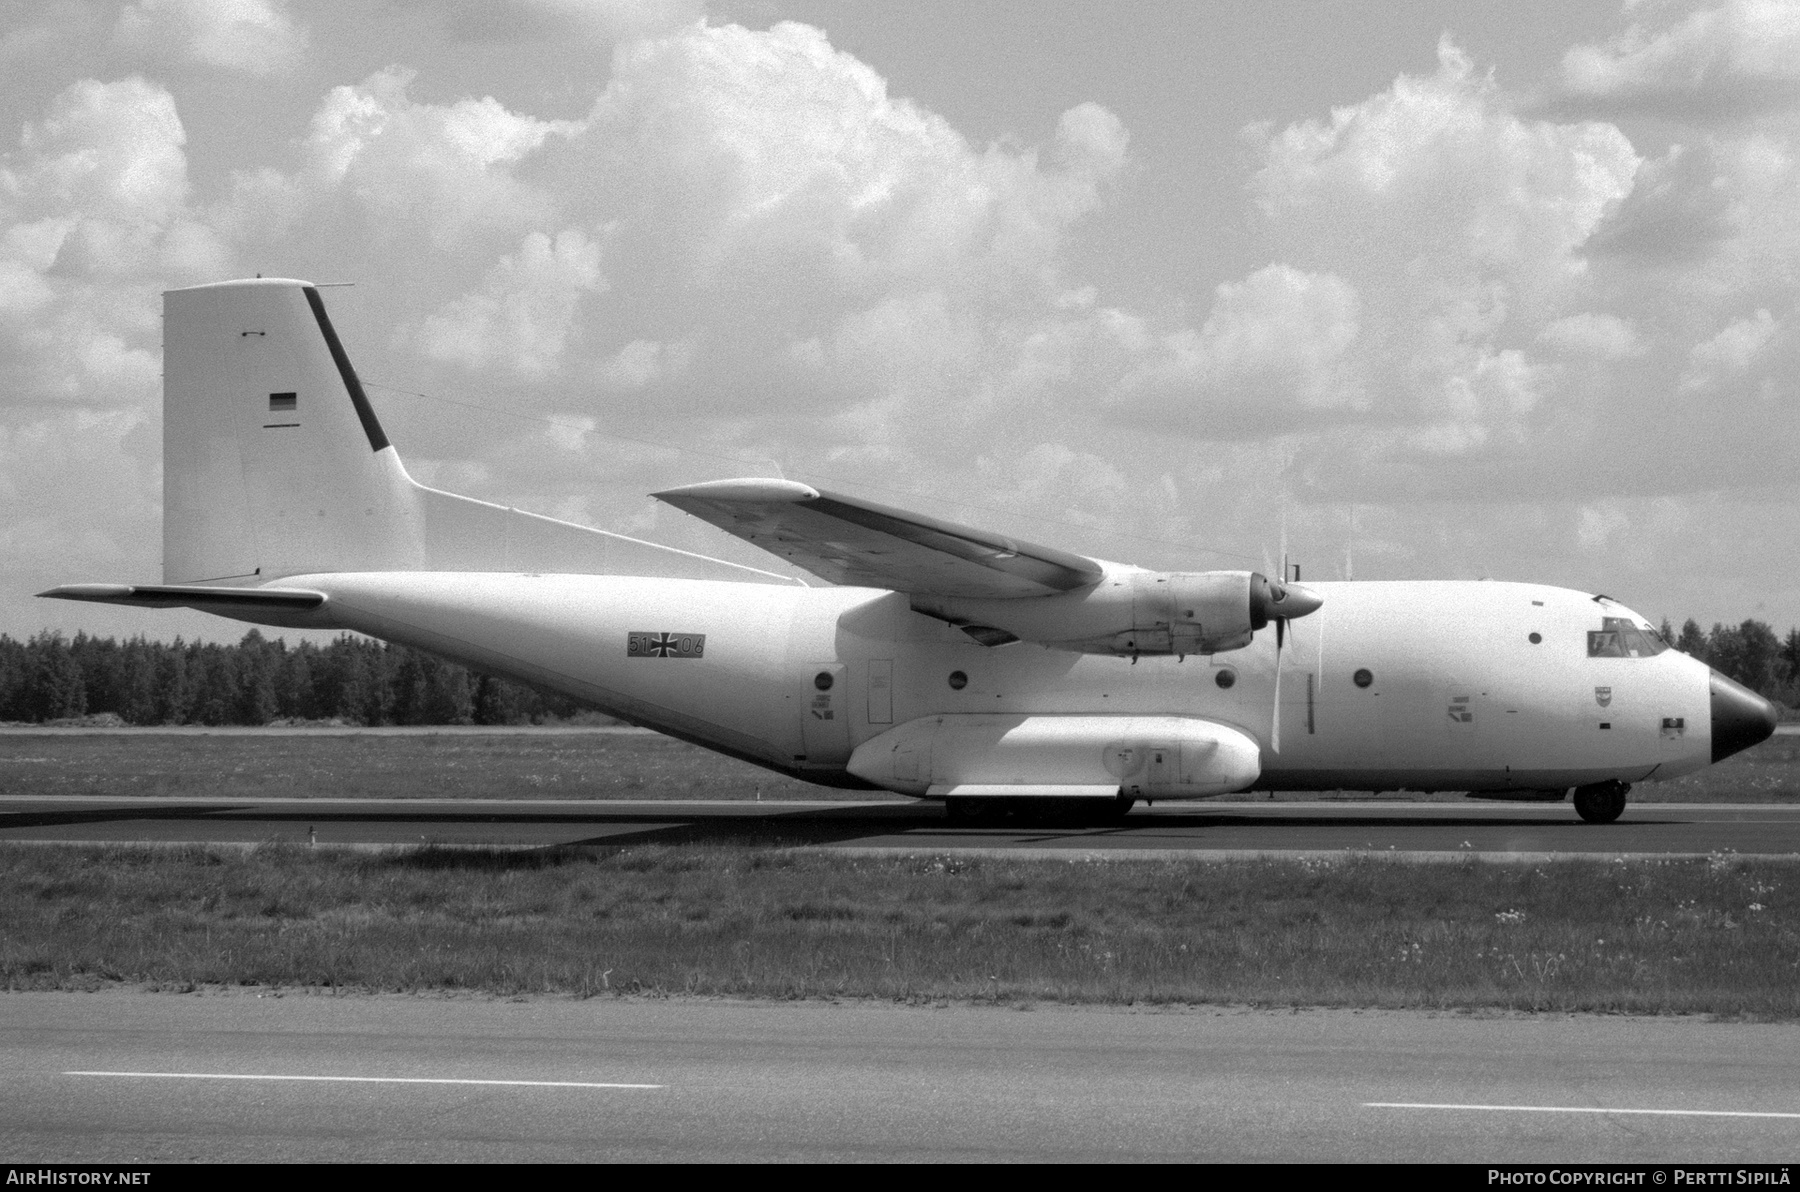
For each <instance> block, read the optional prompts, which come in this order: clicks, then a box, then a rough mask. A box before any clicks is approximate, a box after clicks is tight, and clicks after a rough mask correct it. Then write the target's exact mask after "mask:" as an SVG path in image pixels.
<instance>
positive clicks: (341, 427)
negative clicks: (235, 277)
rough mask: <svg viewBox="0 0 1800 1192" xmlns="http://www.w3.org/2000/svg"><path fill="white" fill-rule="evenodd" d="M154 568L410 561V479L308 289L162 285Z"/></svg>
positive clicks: (250, 577) (192, 577) (203, 571)
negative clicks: (159, 538) (159, 556)
mask: <svg viewBox="0 0 1800 1192" xmlns="http://www.w3.org/2000/svg"><path fill="white" fill-rule="evenodd" d="M163 302H164V305H163V477H164V479H163V582H164V583H171V584H180V583H199V582H205V581H208V580H229V581H232V582H236V583H244V582H247V581H252V582H253V581H255V580H257V579H259V578H260V579H268V578H271V577H274V576H278V575H296V574H303V573H307V572H325V571H366V570H390V569H407V568H408V567H417V566H420V565H422V563H423V559H422V558H420V557H419V549H418V544H419V542H420V541H421V536H420V534H419V533H418V532H417V528H416V523H417V521H418V512H417V505H418V502H417V499H416V497H415V495H414V491H413V490H414V485H413V484H412V482H411V481H410V480H409V479H408V478H407V476H406V472H405V469H403V468H402V467H401V466H400V460H399V458H398V456H396V455H395V453H394V449H393V448H392V447H391V446H390V445H389V444H388V441H387V436H386V434H384V433H383V432H382V429H381V423H380V422H379V421H377V420H376V417H375V411H374V410H373V409H372V408H371V407H370V406H369V401H368V398H367V397H366V396H365V395H364V393H363V390H362V385H361V384H360V383H359V382H358V381H357V379H356V374H355V373H354V372H353V371H351V368H350V362H349V360H348V358H347V357H346V356H345V355H344V349H343V345H342V344H340V343H339V342H338V338H337V333H336V332H335V331H334V330H333V329H332V326H331V320H330V319H329V318H327V317H326V314H325V305H324V303H323V302H321V301H320V299H319V292H318V290H316V289H314V288H313V287H312V286H310V285H307V284H306V283H305V282H299V281H289V280H285V279H279V278H266V279H257V280H255V281H234V282H224V283H220V284H217V285H208V286H196V287H194V288H192V289H186V290H174V291H171V292H170V293H168V294H166V295H164V299H163Z"/></svg>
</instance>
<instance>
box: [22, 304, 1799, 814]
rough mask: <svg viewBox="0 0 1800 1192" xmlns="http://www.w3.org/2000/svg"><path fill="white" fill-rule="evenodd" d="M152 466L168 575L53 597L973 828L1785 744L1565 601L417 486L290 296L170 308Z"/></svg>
mask: <svg viewBox="0 0 1800 1192" xmlns="http://www.w3.org/2000/svg"><path fill="white" fill-rule="evenodd" d="M163 467H164V507H163V582H162V583H161V584H152V585H144V584H135V585H119V584H81V585H73V586H67V587H59V588H55V589H53V590H51V591H49V592H46V593H43V594H44V595H46V596H53V597H58V598H61V599H68V600H88V601H102V602H106V603H112V604H127V605H136V606H140V607H145V608H171V607H188V608H197V609H202V610H205V611H207V612H211V613H217V614H219V615H221V616H226V617H232V618H236V619H237V620H240V621H249V622H253V623H256V624H261V625H272V626H281V627H291V628H297V629H328V630H329V629H348V630H354V631H356V632H359V633H366V634H369V635H371V636H374V637H378V638H383V639H386V640H388V641H392V642H401V643H404V644H406V645H408V646H414V647H417V648H419V649H422V650H429V651H431V652H433V653H435V654H439V655H442V656H443V657H446V658H450V659H454V660H455V661H457V662H460V663H463V664H465V665H468V666H470V667H474V668H476V669H478V670H482V671H486V672H489V673H492V674H497V675H503V676H506V677H508V678H512V679H517V680H521V681H523V682H526V683H529V684H535V685H537V686H538V687H541V688H547V689H550V690H554V691H558V692H562V693H564V694H566V695H569V696H572V697H574V698H576V699H579V700H583V701H586V702H588V703H590V704H592V705H594V706H595V707H597V708H600V709H602V710H604V711H606V712H608V713H611V714H612V715H615V716H618V717H621V718H623V719H625V720H628V721H630V722H632V723H634V724H639V725H645V726H648V727H650V728H653V729H656V730H658V731H660V732H663V733H667V734H669V735H671V736H674V737H679V738H681V739H683V740H686V741H691V742H694V743H696V744H699V745H703V746H706V747H707V748H709V749H715V750H718V751H720V752H722V753H726V754H730V755H732V756H734V757H739V758H743V759H745V760H747V761H751V762H755V763H757V764H758V765H762V766H766V767H768V768H770V769H772V770H777V771H780V772H782V773H784V774H789V775H793V776H795V777H798V778H803V779H806V780H808V781H811V782H817V783H822V784H826V785H832V786H847V787H865V788H885V789H887V790H890V791H897V792H900V793H903V794H907V795H917V796H922V797H925V798H930V799H943V800H945V801H946V802H947V805H948V808H949V810H950V812H951V814H952V815H980V814H982V813H984V812H988V811H992V810H994V809H996V808H1000V807H1011V808H1021V807H1030V808H1034V809H1042V808H1044V807H1046V806H1051V805H1057V806H1061V807H1064V808H1081V809H1083V810H1085V811H1087V812H1088V813H1097V814H1118V813H1123V812H1124V811H1127V810H1129V809H1130V807H1131V806H1132V804H1133V803H1134V802H1135V801H1136V800H1139V799H1143V800H1148V801H1155V800H1166V799H1184V798H1200V797H1205V796H1209V795H1223V794H1229V793H1232V792H1237V791H1247V790H1333V789H1346V790H1369V791H1381V790H1416V791H1444V790H1454V791H1466V792H1468V793H1469V794H1472V795H1476V796H1480V797H1484V798H1498V799H1520V800H1538V799H1543V800H1552V799H1561V798H1563V797H1564V796H1565V795H1566V794H1567V793H1568V792H1569V791H1570V790H1571V789H1573V791H1574V794H1575V798H1574V805H1575V809H1576V811H1578V812H1579V813H1580V815H1581V817H1582V818H1583V819H1586V820H1589V821H1594V822H1607V821H1611V820H1613V819H1616V818H1617V817H1618V816H1619V814H1620V812H1621V811H1622V810H1623V809H1624V806H1625V798H1626V793H1627V791H1628V790H1629V789H1630V784H1632V783H1634V782H1642V781H1645V780H1650V779H1661V778H1671V777H1675V776H1678V775H1682V774H1689V773H1692V772H1694V771H1696V770H1700V769H1702V768H1704V767H1705V766H1707V765H1709V764H1711V763H1713V762H1716V761H1719V760H1720V759H1722V758H1724V757H1726V756H1728V755H1730V754H1732V753H1736V752H1737V751H1739V750H1741V749H1745V748H1747V747H1749V746H1751V745H1753V744H1755V743H1757V742H1758V741H1761V740H1763V739H1764V738H1766V737H1767V736H1768V735H1769V734H1770V733H1771V732H1773V731H1774V727H1775V710H1774V707H1773V706H1772V705H1771V704H1770V703H1769V702H1768V701H1766V700H1764V699H1763V698H1762V697H1761V696H1759V695H1757V694H1755V693H1754V692H1752V691H1750V690H1748V689H1746V688H1744V687H1742V686H1740V685H1738V684H1737V683H1734V682H1732V681H1731V680H1730V679H1728V678H1726V677H1724V676H1722V675H1720V674H1718V673H1716V672H1712V671H1710V670H1709V669H1708V668H1707V667H1706V666H1705V665H1704V664H1702V663H1700V662H1698V661H1696V660H1695V659H1693V658H1689V657H1687V656H1686V655H1684V654H1682V653H1680V652H1678V651H1674V650H1670V649H1669V648H1668V646H1667V644H1666V643H1665V642H1663V641H1662V640H1661V638H1659V637H1658V636H1657V634H1656V633H1655V632H1654V631H1653V630H1652V629H1651V627H1650V625H1649V624H1648V623H1647V622H1646V621H1645V620H1644V619H1643V618H1642V617H1640V616H1638V615H1637V614H1636V613H1634V612H1632V611H1631V610H1630V609H1628V608H1625V607H1624V606H1622V605H1620V604H1618V603H1617V602H1615V601H1613V600H1611V599H1609V598H1607V597H1605V596H1594V595H1590V594H1588V593H1585V592H1574V591H1569V590H1567V589H1563V588H1550V587H1542V586H1539V585H1535V584H1517V583H1493V582H1486V581H1483V582H1383V583H1369V582H1360V583H1315V584H1309V585H1306V586H1304V587H1302V586H1301V585H1300V584H1299V583H1294V582H1286V577H1283V580H1281V581H1271V580H1269V579H1266V578H1264V577H1263V576H1261V575H1257V574H1254V573H1251V572H1244V571H1211V572H1154V571H1146V570H1143V569H1142V568H1139V567H1133V566H1130V565H1127V564H1120V563H1112V562H1107V561H1105V560H1102V559H1092V558H1085V557H1082V556H1080V555H1074V554H1069V553H1066V552H1064V551H1060V550H1054V549H1051V548H1049V547H1043V546H1035V545H1033V544H1031V543H1027V542H1020V541H1016V540H1014V539H1011V538H1008V537H1005V536H1003V535H999V534H992V533H988V532H986V531H982V530H977V529H972V528H969V527H967V526H960V525H954V524H951V523H947V522H942V521H938V520H936V519H933V518H929V517H921V516H919V515H917V514H912V513H906V512H902V511H900V510H896V509H889V508H886V507H883V506H880V505H874V504H871V503H869V502H866V501H862V500H858V499H855V498H851V497H845V496H841V495H838V494H835V493H829V492H823V491H820V490H818V489H814V488H811V487H809V486H807V485H804V484H797V483H793V482H790V481H785V480H766V479H748V480H723V481H715V482H712V483H708V484H695V485H690V486H687V487H684V488H677V489H671V490H669V491H667V492H662V493H657V494H655V495H656V496H657V497H658V498H659V499H661V500H663V501H666V502H668V503H669V504H671V505H674V506H675V507H677V508H679V509H682V510H685V511H687V512H688V513H691V514H693V515H694V516H696V517H699V518H701V519H703V520H705V521H707V522H710V523H711V524H713V525H715V526H717V527H719V528H720V529H722V530H725V531H726V532H727V533H730V534H735V535H737V536H738V537H740V538H743V539H745V540H747V541H749V542H753V543H755V544H756V545H757V546H760V547H762V548H763V549H765V550H767V551H769V552H770V553H772V554H775V555H778V556H780V557H781V558H783V559H785V560H787V561H788V562H789V563H791V564H793V565H795V566H796V567H798V568H800V569H802V570H804V571H806V572H809V573H811V574H812V575H814V576H817V577H818V578H819V579H820V580H822V581H825V582H824V583H823V584H809V583H806V582H804V581H800V580H795V579H792V578H789V577H786V576H782V575H778V574H774V573H771V572H765V571H759V570H756V569H753V568H749V567H743V566H739V565H737V564H733V563H727V562H724V561H721V560H718V559H711V558H707V557H705V556H703V555H697V554H692V553H689V552H686V551H680V550H674V549H671V548H669V547H664V546H657V545H655V544H652V543H648V542H641V541H638V540H637V539H633V538H627V537H623V536H620V535H618V534H609V533H606V532H604V531H600V530H594V529H589V528H587V527H583V526H578V525H572V524H570V523H567V522H561V521H555V520H552V519H550V518H545V517H538V516H534V515H532V514H529V513H524V512H521V511H519V510H516V509H511V508H507V507H505V506H501V505H492V504H488V503H487V502H484V501H477V500H472V499H470V498H468V497H461V496H456V495H453V494H451V493H446V492H440V491H438V490H436V489H431V488H426V487H424V486H423V485H420V484H417V483H415V482H414V481H413V480H412V479H411V478H410V477H408V476H407V474H406V470H405V469H404V468H403V467H402V466H401V464H400V458H399V456H398V455H397V454H396V453H395V451H394V448H393V447H392V446H391V445H390V444H389V443H388V440H387V436H386V435H385V434H383V432H382V429H381V424H380V423H379V422H378V421H377V420H376V417H375V413H374V410H373V409H372V408H371V407H370V405H369V401H368V398H367V397H366V396H365V395H364V393H363V389H362V386H361V384H360V383H359V382H358V380H357V377H356V373H355V372H354V371H353V370H352V369H351V366H350V362H349V359H348V358H347V357H346V356H345V353H344V349H343V346H342V345H341V344H340V342H339V340H338V337H337V334H336V333H335V332H334V331H333V329H332V325H331V322H330V320H329V319H328V318H327V317H326V313H325V307H324V304H323V303H322V302H321V300H320V298H319V292H318V290H317V289H315V288H314V287H313V286H311V285H309V284H308V283H306V282H301V281H292V280H285V279H275V278H266V279H257V280H253V281H233V282H225V283H220V284H217V285H207V286H196V287H193V288H191V289H184V290H175V291H171V292H170V293H168V294H167V295H166V296H165V308H164V427H163ZM1051 800H1055V801H1057V802H1056V803H1055V804H1052V803H1051V802H1050V801H1051ZM1009 801H1010V802H1009ZM1076 801H1081V802H1076Z"/></svg>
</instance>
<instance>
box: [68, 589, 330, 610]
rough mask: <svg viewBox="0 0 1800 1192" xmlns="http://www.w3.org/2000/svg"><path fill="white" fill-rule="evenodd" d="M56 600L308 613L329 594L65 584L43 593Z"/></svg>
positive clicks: (143, 606)
mask: <svg viewBox="0 0 1800 1192" xmlns="http://www.w3.org/2000/svg"><path fill="white" fill-rule="evenodd" d="M38 595H39V596H48V597H49V598H50V599H52V600H86V601H89V602H91V603H94V604H128V605H132V606H135V607H137V608H198V609H204V610H207V611H209V612H212V611H219V610H221V609H224V608H259V609H267V610H269V611H271V612H273V611H277V610H282V611H287V612H306V611H308V610H309V609H315V608H318V607H320V606H321V605H323V604H324V603H325V593H323V592H309V591H307V590H306V589H304V588H215V587H211V586H208V585H205V584H65V585H63V586H62V587H60V588H51V589H50V590H49V591H48V592H39V593H38Z"/></svg>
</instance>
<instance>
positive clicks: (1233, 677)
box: [1213, 667, 1237, 690]
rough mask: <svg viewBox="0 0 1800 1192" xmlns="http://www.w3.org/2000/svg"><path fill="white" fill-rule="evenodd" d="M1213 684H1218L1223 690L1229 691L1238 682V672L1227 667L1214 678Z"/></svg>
mask: <svg viewBox="0 0 1800 1192" xmlns="http://www.w3.org/2000/svg"><path fill="white" fill-rule="evenodd" d="M1213 682H1215V683H1217V684H1218V685H1219V686H1220V687H1221V688H1222V689H1226V690H1229V689H1230V688H1231V685H1232V684H1234V683H1236V682H1237V672H1236V671H1234V670H1232V669H1231V668H1230V667H1225V668H1224V669H1223V670H1221V671H1219V673H1218V674H1216V675H1214V676H1213Z"/></svg>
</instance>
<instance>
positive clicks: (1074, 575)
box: [652, 479, 1104, 598]
mask: <svg viewBox="0 0 1800 1192" xmlns="http://www.w3.org/2000/svg"><path fill="white" fill-rule="evenodd" d="M652 495H653V496H655V497H656V498H657V499H658V500H660V501H664V502H666V503H668V504H670V505H673V506H675V507H676V508H677V509H680V510H682V511H684V512H686V513H691V514H693V515H694V516H695V517H697V518H699V519H700V520H702V521H704V522H707V523H709V524H711V525H714V526H717V527H718V528H719V529H721V530H724V531H725V532H726V533H727V534H731V535H734V536H736V537H738V538H742V539H743V540H744V541H746V542H749V543H752V544H754V545H756V546H759V547H761V548H762V549H763V550H766V551H768V552H769V553H770V554H773V555H778V556H780V557H781V558H784V559H786V560H788V561H789V562H791V563H793V564H794V565H795V566H797V567H801V568H803V569H805V570H806V571H809V572H811V573H812V574H814V575H816V576H819V577H820V578H821V579H825V580H829V581H830V582H832V583H834V584H845V585H850V586H856V587H871V588H888V589H891V590H893V591H896V592H907V593H914V594H922V595H933V596H968V597H987V598H1011V597H1024V596H1047V595H1051V594H1053V593H1056V592H1067V591H1070V590H1072V589H1074V588H1080V587H1084V586H1086V585H1088V584H1092V583H1097V582H1098V581H1099V580H1100V578H1101V576H1102V575H1103V574H1104V570H1103V568H1102V567H1101V565H1100V564H1099V563H1098V562H1097V561H1095V560H1093V559H1088V558H1084V557H1082V556H1080V555H1073V554H1069V553H1067V552H1066V551H1059V550H1056V549H1054V548H1052V547H1048V546H1038V545H1036V544H1034V543H1029V542H1020V541H1018V540H1017V539H1013V538H1007V537H1005V536H1003V535H999V534H993V533H989V532H988V531H986V530H977V529H974V528H972V527H970V526H961V525H957V524H955V523H954V522H946V521H939V520H938V519H936V518H932V517H925V516H923V515H921V514H916V513H908V512H906V511H904V510H900V509H892V508H889V507H888V506H885V505H877V504H875V503H874V502H872V501H862V500H858V499H856V498H854V497H846V496H843V495H841V494H838V493H830V492H824V491H822V490H820V489H816V488H813V487H811V486H810V485H805V484H797V483H795V482H793V481H791V480H758V479H748V480H718V481H712V482H710V483H707V484H693V485H688V486H686V487H683V488H674V489H669V490H667V491H665V492H659V493H654V494H652Z"/></svg>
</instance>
